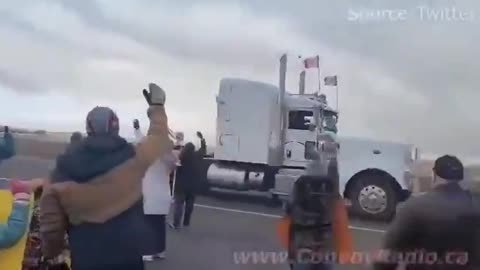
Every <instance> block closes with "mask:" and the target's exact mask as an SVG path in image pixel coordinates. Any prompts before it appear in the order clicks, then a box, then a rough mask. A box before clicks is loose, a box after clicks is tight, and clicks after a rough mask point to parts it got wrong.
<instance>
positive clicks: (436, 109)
mask: <svg viewBox="0 0 480 270" xmlns="http://www.w3.org/2000/svg"><path fill="white" fill-rule="evenodd" d="M426 4H431V1H413V0H411V1H401V3H400V2H398V1H369V4H368V5H367V4H365V5H362V4H360V3H358V1H348V0H339V1H334V2H332V1H323V0H322V1H315V0H302V1H297V2H292V1H286V0H277V1H273V0H272V1H241V2H235V1H231V2H229V1H201V2H194V1H175V4H174V3H173V2H170V1H147V0H145V1H138V0H137V1H133V0H132V1H129V0H122V1H117V2H116V4H112V2H111V1H93V0H82V1H68V0H57V1H55V0H49V1H42V2H41V3H40V2H33V1H19V2H18V1H17V2H14V1H11V2H8V4H5V5H2V7H1V8H0V14H1V15H2V16H0V17H1V19H0V35H1V36H3V37H4V38H3V39H2V42H1V43H0V54H1V55H0V56H1V57H2V62H3V63H0V71H2V72H0V82H1V83H2V84H4V85H6V86H8V87H10V88H12V89H17V90H19V91H20V90H21V91H42V90H50V91H55V90H58V89H62V91H68V92H69V93H71V94H72V95H73V96H81V97H83V98H86V97H95V96H98V98H105V97H110V98H112V99H115V100H117V102H125V101H126V100H129V99H132V98H133V97H134V96H135V95H136V92H135V91H133V90H132V89H137V88H139V87H141V85H144V84H145V82H146V81H149V80H154V81H158V82H161V84H162V85H163V86H165V87H166V88H167V89H171V90H170V91H171V92H172V94H170V95H169V97H170V99H169V101H170V102H171V104H172V106H174V107H175V110H174V112H173V114H174V115H176V119H177V121H180V120H181V119H184V118H200V119H202V120H201V121H193V120H192V119H189V121H187V122H188V123H189V125H190V124H191V125H194V126H195V127H192V129H197V128H201V124H195V122H209V124H208V125H207V127H208V129H210V130H211V132H210V133H213V127H214V126H213V125H214V117H215V103H214V99H213V97H214V94H215V92H216V89H217V87H218V80H219V79H220V78H221V77H223V76H243V77H249V78H252V79H258V80H264V81H271V82H274V83H275V82H276V81H277V79H276V77H275V76H276V69H277V66H276V64H277V57H278V56H279V54H280V53H282V52H283V51H285V50H287V51H289V52H291V55H295V54H302V55H310V54H312V55H313V54H316V53H320V54H321V55H322V60H323V63H324V65H323V67H322V72H323V74H324V75H328V74H338V75H339V76H340V78H341V80H340V84H341V85H340V98H341V99H340V105H341V108H340V109H341V113H342V115H341V129H342V132H344V133H347V134H354V135H365V136H372V137H379V138H383V139H394V140H401V141H405V140H407V141H411V142H414V143H417V144H419V145H420V146H422V148H424V149H425V150H426V151H429V152H452V153H458V154H460V155H462V156H480V145H479V144H478V143H476V138H478V137H480V128H479V127H478V126H479V124H480V120H478V119H477V118H476V117H475V115H477V114H478V113H479V109H478V108H477V104H476V103H475V104H474V102H476V100H480V94H479V92H478V91H477V89H475V87H476V86H478V85H479V82H480V79H479V77H478V75H477V74H476V72H477V71H478V70H480V64H479V62H478V61H477V59H479V56H480V55H479V54H480V53H479V52H478V50H477V49H476V48H475V45H476V44H477V43H478V41H480V30H478V29H479V28H478V26H479V24H480V4H479V3H477V2H475V1H473V0H472V1H462V2H461V3H457V2H456V1H455V2H453V1H435V6H433V7H432V8H436V9H437V10H439V9H440V8H444V7H450V6H452V5H455V7H456V8H457V9H458V10H464V11H471V12H473V13H474V14H477V17H476V18H474V19H472V20H470V21H468V22H451V21H450V22H446V21H443V22H439V21H436V22H435V21H433V20H423V21H422V20H421V18H420V14H419V13H418V12H419V10H418V8H417V7H418V6H421V5H426ZM349 9H350V10H351V11H355V12H359V11H365V10H366V9H370V10H386V9H405V10H407V11H408V16H407V19H406V20H405V21H402V22H391V21H390V22H389V21H386V20H384V21H383V22H370V23H360V22H358V21H357V22H354V21H349V20H348V16H349ZM424 19H425V18H424ZM7 37H8V38H7ZM290 64H291V71H292V75H291V76H290V77H289V86H290V87H291V89H294V88H295V87H296V85H297V83H296V76H297V75H296V74H295V73H296V72H297V71H298V63H295V60H294V57H291V58H290ZM294 71H295V72H294ZM7 75H8V76H7ZM310 77H312V75H310ZM327 91H329V92H328V93H333V91H332V90H331V89H328V90H327ZM169 93H170V92H169ZM186 97H188V98H186ZM198 104H202V105H201V106H198ZM210 122H211V123H210Z"/></svg>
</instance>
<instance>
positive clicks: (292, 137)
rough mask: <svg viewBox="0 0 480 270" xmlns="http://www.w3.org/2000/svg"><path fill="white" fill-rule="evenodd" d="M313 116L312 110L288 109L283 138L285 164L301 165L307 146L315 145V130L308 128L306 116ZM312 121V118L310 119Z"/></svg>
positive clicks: (306, 158) (306, 157)
mask: <svg viewBox="0 0 480 270" xmlns="http://www.w3.org/2000/svg"><path fill="white" fill-rule="evenodd" d="M309 117H312V118H313V117H314V113H313V111H312V110H301V109H300V110H290V111H289V112H288V128H287V132H286V138H285V139H286V140H285V153H284V160H285V165H287V166H303V165H305V162H306V161H307V160H308V152H309V148H312V147H313V148H315V147H316V131H315V130H310V126H309V125H308V121H307V120H306V118H309ZM312 122H313V120H312Z"/></svg>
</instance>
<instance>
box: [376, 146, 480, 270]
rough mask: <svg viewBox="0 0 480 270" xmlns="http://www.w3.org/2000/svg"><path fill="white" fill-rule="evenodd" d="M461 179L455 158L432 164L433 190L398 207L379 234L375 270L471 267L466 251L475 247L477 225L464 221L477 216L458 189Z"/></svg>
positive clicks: (465, 193) (469, 196) (469, 197)
mask: <svg viewBox="0 0 480 270" xmlns="http://www.w3.org/2000/svg"><path fill="white" fill-rule="evenodd" d="M463 178H464V168H463V164H462V162H461V161H460V160H459V159H458V158H457V157H455V156H451V155H444V156H442V157H439V158H438V159H437V160H435V164H434V167H433V184H434V187H433V189H432V190H431V191H429V192H427V193H425V194H422V195H420V196H414V197H411V198H410V199H408V200H407V201H406V202H405V203H404V205H403V206H402V207H400V209H399V211H398V213H397V215H396V217H395V219H394V220H393V222H392V224H391V226H390V228H389V229H388V231H387V232H386V234H385V236H384V241H383V249H382V250H381V251H380V252H379V253H378V257H377V258H376V259H377V262H376V263H375V269H377V270H387V269H390V270H394V269H397V267H398V266H405V267H406V269H471V268H470V267H472V261H473V260H472V259H473V256H472V254H473V253H472V252H474V251H475V250H476V245H479V244H480V243H479V242H478V241H476V240H475V235H476V231H477V228H478V227H477V226H476V225H475V226H469V225H467V222H466V220H467V219H465V218H464V217H468V216H470V217H471V216H480V211H479V209H480V208H479V207H477V206H476V203H474V202H475V201H476V199H475V198H474V196H473V195H472V194H471V193H470V192H469V191H467V190H465V189H463V188H462V187H461V186H460V182H461V181H462V180H463ZM475 241H476V242H475ZM414 252H416V253H414ZM408 254H410V256H408ZM412 254H416V258H414V257H413V255H412ZM402 258H403V259H402Z"/></svg>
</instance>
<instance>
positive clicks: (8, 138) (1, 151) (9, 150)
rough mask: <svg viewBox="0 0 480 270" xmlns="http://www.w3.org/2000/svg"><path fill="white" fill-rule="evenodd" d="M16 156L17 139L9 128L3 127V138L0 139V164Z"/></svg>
mask: <svg viewBox="0 0 480 270" xmlns="http://www.w3.org/2000/svg"><path fill="white" fill-rule="evenodd" d="M14 155H15V139H14V138H13V136H12V134H11V133H10V129H9V128H8V126H4V127H3V138H1V139H0V163H2V161H3V160H6V159H9V158H11V157H13V156H14Z"/></svg>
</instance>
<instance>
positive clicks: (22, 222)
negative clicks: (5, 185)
mask: <svg viewBox="0 0 480 270" xmlns="http://www.w3.org/2000/svg"><path fill="white" fill-rule="evenodd" d="M11 191H12V194H13V196H14V201H13V207H12V212H11V214H10V216H9V218H8V220H7V222H6V223H3V224H2V223H0V249H7V248H10V247H13V246H14V245H15V244H16V243H17V242H18V241H20V239H22V237H23V236H24V234H25V232H26V230H27V228H28V224H29V220H30V218H29V215H30V206H29V203H30V188H29V186H27V185H26V184H24V183H21V182H19V181H12V182H11Z"/></svg>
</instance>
